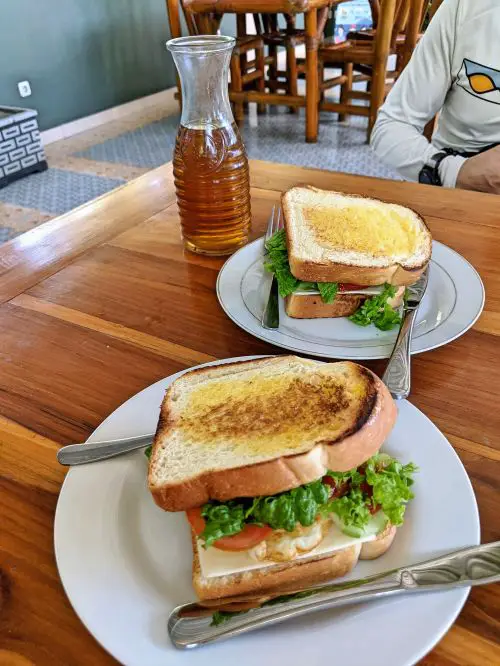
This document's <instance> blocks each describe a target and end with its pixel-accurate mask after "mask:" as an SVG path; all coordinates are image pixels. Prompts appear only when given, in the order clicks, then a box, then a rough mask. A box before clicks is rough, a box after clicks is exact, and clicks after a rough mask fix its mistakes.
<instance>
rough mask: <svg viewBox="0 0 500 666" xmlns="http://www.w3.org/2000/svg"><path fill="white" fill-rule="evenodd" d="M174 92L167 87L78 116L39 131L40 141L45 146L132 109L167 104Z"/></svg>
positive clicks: (137, 109)
mask: <svg viewBox="0 0 500 666" xmlns="http://www.w3.org/2000/svg"><path fill="white" fill-rule="evenodd" d="M174 92H175V88H167V90H161V91H160V92H157V93H153V94H152V95H147V96H146V97H140V98H139V99H134V100H133V101H132V102H127V103H126V104H120V105H118V106H114V107H112V108H111V109H106V110H105V111H100V112H99V113H94V114H92V115H91V116H85V117H84V118H78V120H73V121H71V122H69V123H64V125H58V126H57V127H52V128H51V129H48V130H45V131H44V132H41V139H42V143H43V145H45V146H46V145H47V144H49V143H53V142H54V141H59V140H60V139H66V138H68V137H70V136H73V135H75V134H79V133H80V132H85V130H89V129H93V128H94V127H98V126H99V125H104V124H105V123H109V122H110V121H112V120H117V119H119V118H123V117H124V116H127V115H128V114H129V113H133V112H134V111H140V110H141V109H145V108H148V107H150V106H156V105H157V104H162V103H163V104H165V105H167V103H168V102H171V101H172V100H173V99H174Z"/></svg>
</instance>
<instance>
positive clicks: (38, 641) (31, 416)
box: [0, 162, 500, 666]
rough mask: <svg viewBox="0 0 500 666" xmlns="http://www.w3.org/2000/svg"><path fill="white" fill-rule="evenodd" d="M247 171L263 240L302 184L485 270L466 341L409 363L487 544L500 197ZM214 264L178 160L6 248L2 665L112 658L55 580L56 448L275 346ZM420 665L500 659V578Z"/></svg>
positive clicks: (493, 455)
mask: <svg viewBox="0 0 500 666" xmlns="http://www.w3.org/2000/svg"><path fill="white" fill-rule="evenodd" d="M251 174H252V195H253V199H252V206H253V217H254V227H253V232H252V234H253V237H256V236H258V235H260V234H261V233H262V231H263V229H264V225H265V221H266V219H267V217H268V215H269V211H270V209H271V206H272V204H273V203H275V202H276V201H278V198H279V196H280V192H281V191H282V190H284V189H286V188H288V187H290V186H292V185H295V184H298V183H310V184H313V185H316V186H318V187H324V188H331V189H338V190H344V191H346V192H353V193H358V194H366V195H373V196H376V197H380V198H382V199H388V200H392V201H396V202H400V203H405V204H408V205H410V206H412V207H413V208H415V209H416V210H417V211H418V212H419V213H421V214H422V215H424V216H425V217H426V219H427V221H428V223H429V225H430V227H431V229H432V232H433V235H434V237H435V238H436V239H437V240H440V241H443V242H445V243H447V244H448V245H450V246H451V247H453V248H454V249H456V250H458V251H459V252H461V253H462V254H463V255H464V256H465V257H466V258H467V259H469V260H470V261H471V262H472V263H473V264H474V266H475V267H476V268H477V269H478V271H479V272H480V274H481V276H482V278H483V280H484V282H485V285H486V294H487V300H486V310H485V312H484V314H483V316H482V317H481V318H480V320H479V321H478V323H477V324H476V325H475V326H474V329H473V330H472V331H470V332H469V333H467V334H466V335H464V336H463V337H462V338H460V339H459V340H456V341H455V342H453V343H451V344H449V345H447V346H446V347H442V348H441V349H438V350H436V351H433V352H429V353H426V354H421V355H419V356H417V357H415V358H414V373H413V393H412V397H411V400H412V402H413V403H414V404H416V405H417V406H418V407H419V408H420V409H422V410H423V411H424V412H425V414H427V415H428V416H429V417H430V418H431V419H432V420H433V421H434V423H436V425H437V426H438V427H439V428H440V429H441V430H442V431H443V432H444V433H445V434H446V435H447V437H448V438H449V440H450V441H451V443H452V444H453V446H454V447H455V449H456V451H457V453H458V455H459V456H460V458H461V460H462V462H463V463H464V465H465V467H466V468H467V471H468V473H469V475H470V477H471V479H472V483H473V485H474V489H475V492H476V496H477V499H478V503H479V510H480V514H481V527H482V530H481V531H482V539H483V541H492V540H496V539H500V518H499V514H500V511H499V506H500V492H499V486H500V483H499V479H500V438H499V432H500V409H499V407H498V404H499V398H500V383H499V380H498V366H499V358H500V353H499V340H498V336H499V335H500V243H499V229H500V214H499V202H500V199H499V198H497V197H494V196H490V195H485V194H476V193H470V192H460V191H453V190H445V189H438V188H432V187H428V186H422V185H413V184H409V183H401V182H392V181H385V180H378V179H374V178H364V177H359V176H350V175H346V174H337V173H328V172H322V171H316V170H307V169H303V168H298V167H292V166H283V165H278V164H268V163H265V162H253V163H252V166H251ZM221 263H222V261H221V260H218V259H212V258H206V257H200V256H196V255H193V254H185V253H184V252H183V250H182V246H181V243H180V238H179V221H178V217H177V211H176V205H175V197H174V190H173V184H172V170H171V166H170V165H166V166H164V167H160V168H159V169H156V170H155V171H151V172H149V173H147V174H146V175H144V176H142V177H141V178H139V179H137V180H136V181H134V182H132V183H130V184H128V185H125V186H124V187H122V188H121V189H119V190H116V191H114V192H112V193H110V194H108V195H105V196H104V197H101V198H100V199H97V200H96V201H94V202H92V203H89V204H87V205H85V206H83V207H81V208H79V209H77V210H75V211H72V212H70V213H68V214H67V215H64V216H62V217H60V218H57V219H55V220H52V221H50V222H47V223H46V224H44V225H43V226H41V227H38V228H36V229H33V230H32V231H29V232H28V233H26V234H24V235H22V236H20V237H18V238H16V239H14V240H13V241H11V242H10V243H7V244H5V245H3V246H2V247H1V248H0V278H1V279H0V304H1V305H0V315H1V333H0V336H1V337H0V339H1V344H0V381H1V390H0V414H2V416H1V417H0V470H1V475H0V484H1V490H0V493H1V494H0V498H1V501H0V543H1V560H0V610H1V625H0V626H1V631H0V664H5V665H7V664H8V665H9V666H21V665H22V666H26V665H27V664H36V665H37V666H45V665H46V666H59V665H61V666H70V665H71V666H79V665H82V666H88V665H89V664H92V666H102V665H105V664H106V665H107V664H112V663H114V662H113V659H112V658H111V657H110V656H108V655H107V654H106V653H105V652H104V650H103V649H102V648H101V647H100V646H99V645H98V644H97V643H96V641H95V640H94V639H93V638H92V637H91V636H90V634H88V633H87V631H86V629H85V628H84V627H83V625H82V624H81V623H80V622H79V620H78V619H77V617H76V615H75V613H74V612H73V610H72V609H71V606H70V604H69V602H68V600H67V599H66V597H65V595H64V592H63V589H62V587H61V584H60V582H59V578H58V575H57V571H56V566H55V562H54V551H53V539H52V529H53V520H54V511H55V507H56V502H57V495H58V492H59V489H60V486H61V483H62V481H63V479H64V474H65V470H64V469H63V468H62V467H60V466H59V465H58V464H57V462H56V451H57V449H58V447H59V446H60V445H61V444H63V443H68V442H79V441H83V440H84V439H85V438H86V437H87V436H88V435H89V434H90V433H91V432H92V430H93V429H94V428H95V427H96V426H97V425H98V424H99V423H100V422H101V421H102V420H103V419H104V418H106V416H107V415H108V414H109V413H110V412H111V411H113V410H114V409H115V408H116V407H117V406H118V405H120V404H121V403H122V402H124V401H125V400H127V398H129V397H130V396H132V395H133V394H134V393H136V392H137V391H140V390H141V389H143V388H144V387H146V386H148V385H149V384H151V383H153V382H155V381H157V380H158V379H160V378H161V377H165V376H167V375H169V374H171V373H173V372H176V371H177V370H179V369H181V368H185V367H188V366H191V365H194V364H196V363H201V362H203V361H208V360H211V359H214V358H224V357H229V356H238V355H242V354H261V353H262V354H264V353H270V352H271V353H272V352H278V353H280V352H281V353H282V350H279V349H275V348H273V347H271V346H269V345H267V344H265V343H264V342H260V341H259V340H256V339H254V338H252V337H251V336H250V335H247V334H246V333H245V332H243V331H241V330H240V329H239V328H237V327H236V326H235V325H234V324H233V323H232V322H231V321H230V320H229V319H228V318H227V317H226V316H225V315H224V313H223V312H222V310H221V308H220V307H219V305H218V303H217V299H216V296H215V281H216V277H217V271H218V269H219V267H220V266H221ZM368 365H370V367H372V368H374V369H375V370H376V371H378V372H380V371H381V370H382V369H383V362H375V363H369V364H368ZM448 501H450V502H452V501H453V497H451V498H450V497H443V502H448ZM443 529H446V525H443ZM381 640H382V638H381ZM422 663H423V664H425V665H426V666H452V665H460V666H478V665H479V664H483V663H484V664H485V665H488V666H489V665H493V664H500V586H499V585H496V586H490V587H483V588H476V589H474V590H473V591H472V593H471V595H470V597H469V600H468V602H467V603H466V605H465V607H464V609H463V611H462V613H461V614H460V616H459V617H458V620H457V622H456V623H455V625H454V626H453V628H452V629H451V630H450V632H449V633H448V634H447V635H446V636H445V637H444V639H443V640H442V641H441V642H440V643H439V645H438V646H437V647H436V648H435V650H434V651H433V652H432V653H431V654H430V655H428V656H427V657H426V658H425V659H424V660H423V662H422Z"/></svg>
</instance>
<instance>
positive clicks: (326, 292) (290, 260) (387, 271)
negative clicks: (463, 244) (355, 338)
mask: <svg viewBox="0 0 500 666" xmlns="http://www.w3.org/2000/svg"><path fill="white" fill-rule="evenodd" d="M282 209H283V217H284V228H283V229H282V230H280V231H278V232H277V233H276V234H275V235H274V236H273V237H272V238H271V239H270V240H269V241H268V242H267V243H266V249H267V256H266V259H265V266H266V269H267V270H269V271H271V272H273V273H274V274H275V276H276V279H277V282H278V290H279V293H280V296H282V297H283V298H284V299H285V311H286V314H287V315H288V316H289V317H294V318H298V319H314V318H319V317H349V319H350V320H351V321H352V322H353V323H355V324H358V325H360V326H368V325H370V324H374V325H375V326H376V327H377V328H379V329H381V330H389V329H391V328H393V327H394V326H397V325H399V324H400V323H401V318H400V314H399V307H400V305H401V304H402V302H403V298H404V293H405V287H406V286H408V285H411V284H414V283H415V282H417V280H418V279H419V277H420V276H421V275H422V273H423V271H424V270H425V269H426V267H427V265H428V263H429V261H430V258H431V251H432V237H431V234H430V232H429V230H428V228H427V226H426V225H425V222H424V220H423V219H422V218H421V217H420V215H418V214H417V213H416V212H415V211H413V210H411V209H410V208H406V207H405V206H400V205H397V204H392V203H385V202H383V201H379V200H376V199H369V198H366V197H360V196H355V195H346V194H342V193H340V192H330V191H326V190H319V189H317V188H314V187H293V188H292V189H290V190H288V192H285V193H284V194H283V196H282Z"/></svg>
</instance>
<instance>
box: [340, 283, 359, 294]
mask: <svg viewBox="0 0 500 666" xmlns="http://www.w3.org/2000/svg"><path fill="white" fill-rule="evenodd" d="M358 289H365V287H364V286H363V285H361V284H352V283H351V282H341V283H340V284H339V291H340V292H341V293H342V292H343V291H355V290H358Z"/></svg>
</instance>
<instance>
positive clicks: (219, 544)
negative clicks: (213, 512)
mask: <svg viewBox="0 0 500 666" xmlns="http://www.w3.org/2000/svg"><path fill="white" fill-rule="evenodd" d="M186 513H187V517H188V520H189V523H190V525H191V527H192V528H193V530H194V532H195V534H196V535H197V536H200V534H202V533H203V530H204V529H205V519H204V518H203V516H202V515H201V508H200V507H197V508H196V509H189V510H188V511H186ZM272 531H273V530H272V527H268V526H267V525H266V526H263V527H260V526H259V525H245V527H244V528H243V529H242V531H241V532H239V533H238V534H233V536H227V537H222V539H219V540H218V541H216V542H215V543H214V544H213V545H214V548H218V549H219V550H233V551H234V550H236V551H238V550H249V549H250V548H253V546H256V545H257V544H258V543H260V542H261V541H264V539H265V538H266V537H268V536H269V535H270V534H271V532H272Z"/></svg>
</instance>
